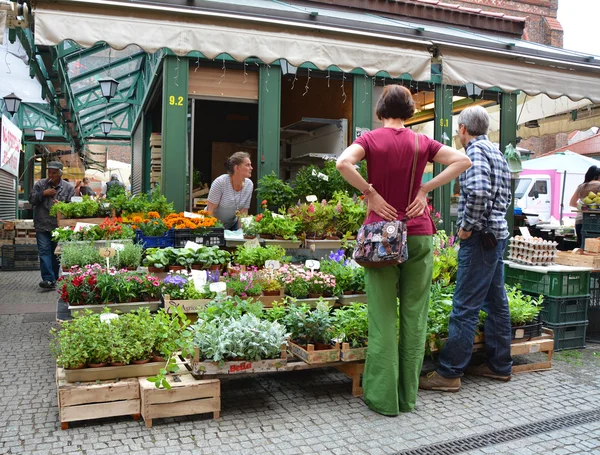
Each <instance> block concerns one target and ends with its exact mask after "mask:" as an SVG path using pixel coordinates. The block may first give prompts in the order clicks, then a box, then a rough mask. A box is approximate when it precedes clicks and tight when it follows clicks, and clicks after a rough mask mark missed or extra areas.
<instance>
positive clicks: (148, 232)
mask: <svg viewBox="0 0 600 455" xmlns="http://www.w3.org/2000/svg"><path fill="white" fill-rule="evenodd" d="M137 227H138V229H139V230H140V231H142V234H144V235H145V236H146V237H158V236H162V235H165V234H166V232H167V231H168V230H169V229H168V228H167V225H166V224H165V222H164V221H163V220H162V218H152V219H149V220H145V221H142V222H141V223H138V225H137Z"/></svg>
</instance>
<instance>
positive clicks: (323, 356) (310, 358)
mask: <svg viewBox="0 0 600 455" xmlns="http://www.w3.org/2000/svg"><path fill="white" fill-rule="evenodd" d="M289 345H290V347H289V349H290V351H291V353H292V354H294V355H295V356H296V357H298V358H299V359H301V360H304V361H305V362H306V363H308V364H309V365H312V364H316V363H329V362H339V360H340V345H339V344H338V343H336V344H335V347H332V348H331V349H323V350H320V351H315V346H314V345H313V344H309V345H307V346H306V349H304V347H302V346H300V345H298V344H296V343H294V342H293V341H290V342H289Z"/></svg>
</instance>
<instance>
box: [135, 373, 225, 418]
mask: <svg viewBox="0 0 600 455" xmlns="http://www.w3.org/2000/svg"><path fill="white" fill-rule="evenodd" d="M138 381H139V389H140V394H141V414H142V417H143V418H144V421H145V422H146V427H147V428H151V427H152V420H153V419H159V418H164V417H178V416H186V415H195V414H205V413H212V415H213V418H214V419H218V418H219V416H220V413H221V381H220V380H218V379H205V380H201V381H198V380H196V379H195V378H194V377H193V376H192V375H191V374H189V373H185V374H169V375H167V381H168V382H169V384H170V385H171V387H172V388H171V389H162V388H161V389H157V388H156V386H155V385H154V383H153V382H150V381H148V378H139V379H138Z"/></svg>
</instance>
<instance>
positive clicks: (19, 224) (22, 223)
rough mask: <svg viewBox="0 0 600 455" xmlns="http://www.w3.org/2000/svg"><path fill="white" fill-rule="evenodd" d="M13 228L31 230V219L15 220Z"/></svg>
mask: <svg viewBox="0 0 600 455" xmlns="http://www.w3.org/2000/svg"><path fill="white" fill-rule="evenodd" d="M15 229H16V230H18V231H19V230H32V229H34V227H33V220H15Z"/></svg>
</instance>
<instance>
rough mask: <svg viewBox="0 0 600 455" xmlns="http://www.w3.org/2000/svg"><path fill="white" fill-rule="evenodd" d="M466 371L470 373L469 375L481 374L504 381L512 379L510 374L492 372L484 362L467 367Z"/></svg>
mask: <svg viewBox="0 0 600 455" xmlns="http://www.w3.org/2000/svg"><path fill="white" fill-rule="evenodd" d="M466 373H467V374H470V375H471V376H483V377H485V378H490V379H497V380H498V381H504V382H508V381H510V380H511V379H512V374H509V375H501V374H497V373H494V372H493V371H492V370H491V369H490V367H488V366H487V364H486V363H482V364H481V365H477V366H473V367H468V368H467V371H466Z"/></svg>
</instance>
